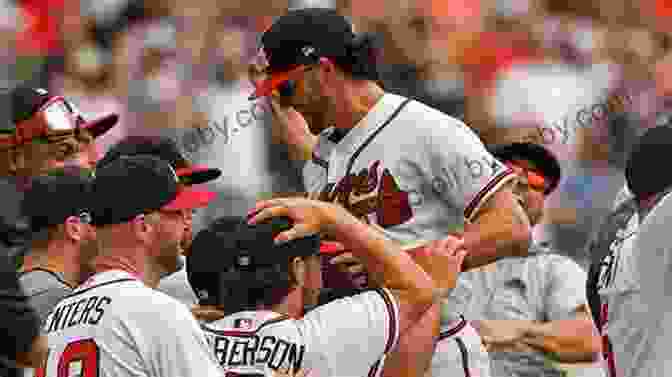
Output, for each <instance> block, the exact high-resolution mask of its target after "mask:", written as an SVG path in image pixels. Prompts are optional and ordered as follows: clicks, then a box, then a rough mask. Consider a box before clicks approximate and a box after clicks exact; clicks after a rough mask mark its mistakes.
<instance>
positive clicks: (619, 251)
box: [597, 213, 654, 377]
mask: <svg viewBox="0 0 672 377" xmlns="http://www.w3.org/2000/svg"><path fill="white" fill-rule="evenodd" d="M638 229H639V215H638V214H637V213H635V214H634V215H633V216H632V217H631V218H630V220H629V221H628V224H627V225H626V227H625V228H624V229H621V230H619V231H618V232H617V235H616V239H615V240H614V242H612V244H611V246H610V249H611V253H610V254H609V255H607V256H606V257H605V258H604V259H603V262H602V267H601V269H600V274H599V280H598V284H597V290H598V293H599V295H600V302H601V313H600V315H601V319H602V328H601V329H600V332H601V334H602V339H603V347H602V348H603V352H604V360H605V363H606V368H607V372H608V373H609V377H635V376H641V377H644V375H639V374H636V373H633V372H634V368H635V366H634V365H633V362H634V360H635V358H637V357H638V356H637V354H638V352H639V350H640V349H641V346H642V345H643V344H644V342H646V341H647V339H648V334H647V331H646V329H645V327H644V325H643V324H642V319H643V318H642V314H643V313H642V310H646V309H645V308H644V307H643V306H642V295H641V293H642V291H641V288H640V284H639V279H638V277H637V268H638V263H637V259H638V258H639V257H640V256H639V254H640V251H639V250H638V249H636V248H635V247H634V245H635V242H636V241H635V240H636V238H637V237H638ZM648 376H649V377H654V376H652V375H648Z"/></svg>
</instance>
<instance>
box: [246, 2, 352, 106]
mask: <svg viewBox="0 0 672 377" xmlns="http://www.w3.org/2000/svg"><path fill="white" fill-rule="evenodd" d="M355 38H356V35H355V33H354V31H353V29H352V24H351V23H350V22H349V21H348V20H347V19H346V18H345V17H343V16H342V15H340V14H339V13H338V12H337V11H336V10H335V9H330V8H301V9H295V10H290V11H289V12H288V13H286V14H285V15H283V16H281V17H279V18H278V19H277V20H276V21H275V23H273V25H271V27H270V28H269V29H268V30H267V31H266V32H264V34H263V35H262V37H261V46H262V47H261V49H260V51H259V53H260V57H262V58H263V59H265V60H266V62H265V63H266V64H267V67H266V73H267V74H268V78H267V79H266V80H264V81H263V82H262V83H261V84H259V86H258V87H257V88H256V90H255V91H254V93H253V94H252V96H250V99H254V98H259V97H264V96H268V95H270V94H271V93H272V92H273V91H274V90H276V89H277V88H278V87H279V86H280V85H281V84H282V83H284V82H285V81H287V80H289V79H291V76H292V72H293V69H295V68H297V67H301V66H309V65H313V64H316V63H318V62H319V58H320V57H329V58H336V59H339V58H345V57H347V56H348V54H349V51H350V47H351V44H352V42H353V41H354V40H355Z"/></svg>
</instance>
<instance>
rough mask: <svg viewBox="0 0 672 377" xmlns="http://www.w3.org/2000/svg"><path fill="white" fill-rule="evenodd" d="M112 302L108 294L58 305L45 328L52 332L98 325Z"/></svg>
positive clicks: (50, 314)
mask: <svg viewBox="0 0 672 377" xmlns="http://www.w3.org/2000/svg"><path fill="white" fill-rule="evenodd" d="M111 302H112V299H111V298H109V297H107V296H89V297H85V298H82V299H81V300H78V301H73V302H70V303H68V304H65V305H57V306H56V307H55V308H54V310H53V311H52V312H51V313H49V316H48V317H47V319H46V321H45V322H44V330H45V331H46V332H47V333H50V332H54V331H59V330H63V329H65V328H68V327H73V326H77V325H97V324H98V322H100V319H101V318H102V317H103V314H105V307H106V306H107V305H109V304H110V303H111Z"/></svg>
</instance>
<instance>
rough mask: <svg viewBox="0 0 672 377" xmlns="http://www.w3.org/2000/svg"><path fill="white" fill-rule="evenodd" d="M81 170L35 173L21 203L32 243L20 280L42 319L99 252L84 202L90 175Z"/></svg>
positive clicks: (81, 277) (85, 274) (85, 272)
mask: <svg viewBox="0 0 672 377" xmlns="http://www.w3.org/2000/svg"><path fill="white" fill-rule="evenodd" d="M84 172H85V171H83V170H78V171H62V172H59V173H61V174H59V175H55V173H56V172H55V171H54V172H52V174H53V175H45V176H38V177H35V178H34V179H33V180H32V182H31V185H30V188H29V189H28V191H26V193H25V196H24V197H23V200H22V203H21V207H22V213H23V214H24V215H25V216H27V217H28V220H29V223H30V231H31V234H32V236H31V239H32V242H31V246H32V247H31V250H30V252H29V253H28V254H27V255H26V256H25V258H24V263H23V266H22V267H21V272H20V281H21V284H22V285H23V288H24V289H25V290H26V294H27V295H28V297H29V298H30V302H31V304H32V305H33V307H34V308H35V309H36V310H37V312H38V314H39V315H40V318H41V319H42V320H44V318H45V317H46V316H47V313H49V311H50V310H51V309H52V308H53V307H54V306H55V305H56V304H57V303H58V302H59V301H60V300H61V299H62V298H64V297H65V296H67V295H69V294H70V293H72V290H73V289H74V287H76V286H77V285H79V284H81V283H82V282H84V280H86V278H88V276H89V273H90V269H89V265H90V262H91V260H92V258H93V257H94V256H95V255H96V253H97V243H96V237H95V236H96V233H95V229H94V228H93V226H92V225H91V224H90V223H91V214H90V213H89V212H88V210H89V206H88V203H86V202H85V201H84V198H86V195H87V194H88V190H89V188H90V178H89V177H88V176H86V175H85V174H83V173H84ZM77 173H80V174H77Z"/></svg>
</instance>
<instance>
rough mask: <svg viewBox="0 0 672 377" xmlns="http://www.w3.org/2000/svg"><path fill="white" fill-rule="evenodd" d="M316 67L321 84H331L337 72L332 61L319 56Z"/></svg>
mask: <svg viewBox="0 0 672 377" xmlns="http://www.w3.org/2000/svg"><path fill="white" fill-rule="evenodd" d="M318 69H319V78H320V81H321V83H322V85H325V86H331V85H333V83H334V80H335V78H336V72H337V70H336V65H335V64H334V62H333V61H332V60H331V59H329V58H320V63H319V66H318Z"/></svg>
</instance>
